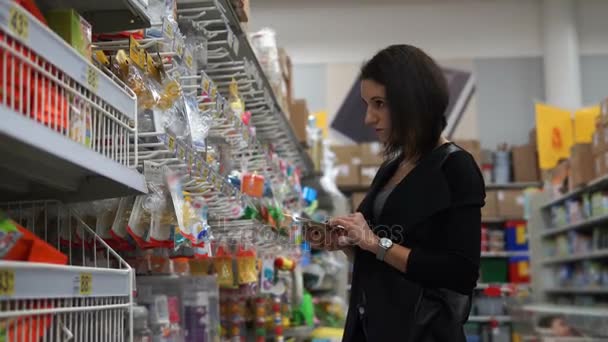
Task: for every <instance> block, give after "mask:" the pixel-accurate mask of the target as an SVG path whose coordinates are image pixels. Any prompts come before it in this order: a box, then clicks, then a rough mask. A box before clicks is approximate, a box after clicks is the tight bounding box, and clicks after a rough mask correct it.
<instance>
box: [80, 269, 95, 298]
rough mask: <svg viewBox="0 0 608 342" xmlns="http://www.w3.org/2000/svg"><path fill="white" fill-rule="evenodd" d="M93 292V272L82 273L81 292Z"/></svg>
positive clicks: (88, 293)
mask: <svg viewBox="0 0 608 342" xmlns="http://www.w3.org/2000/svg"><path fill="white" fill-rule="evenodd" d="M92 293H93V276H92V275H91V273H81V274H80V294H81V295H84V296H88V295H90V294H92Z"/></svg>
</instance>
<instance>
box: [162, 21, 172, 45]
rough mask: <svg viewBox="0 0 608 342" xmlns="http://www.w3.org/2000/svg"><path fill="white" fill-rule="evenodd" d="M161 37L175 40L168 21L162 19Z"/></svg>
mask: <svg viewBox="0 0 608 342" xmlns="http://www.w3.org/2000/svg"><path fill="white" fill-rule="evenodd" d="M163 35H164V36H165V37H166V38H168V39H169V40H173V38H175V32H174V31H173V24H172V23H171V22H170V21H169V20H167V18H164V19H163Z"/></svg>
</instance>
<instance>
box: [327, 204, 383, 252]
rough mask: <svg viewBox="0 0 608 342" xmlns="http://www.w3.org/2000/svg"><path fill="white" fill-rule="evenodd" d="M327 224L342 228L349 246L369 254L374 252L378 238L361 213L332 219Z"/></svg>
mask: <svg viewBox="0 0 608 342" xmlns="http://www.w3.org/2000/svg"><path fill="white" fill-rule="evenodd" d="M329 224H330V225H331V226H342V227H343V228H344V230H345V231H346V237H347V238H348V241H349V242H350V243H351V244H353V245H357V246H359V247H360V248H361V249H363V250H366V251H370V252H374V251H375V250H376V247H377V246H378V240H379V238H378V237H377V236H376V234H374V232H373V231H372V230H371V228H370V227H369V225H368V224H367V221H365V217H363V215H362V214H361V213H354V214H350V215H347V216H338V217H334V218H332V219H330V220H329Z"/></svg>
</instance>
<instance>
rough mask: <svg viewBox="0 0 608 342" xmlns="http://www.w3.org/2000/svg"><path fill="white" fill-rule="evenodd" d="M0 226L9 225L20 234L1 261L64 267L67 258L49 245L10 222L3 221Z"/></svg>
mask: <svg viewBox="0 0 608 342" xmlns="http://www.w3.org/2000/svg"><path fill="white" fill-rule="evenodd" d="M2 224H3V225H5V224H11V225H13V226H14V227H15V228H16V229H17V230H18V231H19V233H20V237H19V238H18V239H17V241H16V242H15V244H14V245H13V246H12V248H10V249H9V250H8V251H7V252H6V254H4V256H3V258H2V259H3V260H7V261H29V262H42V263H49V264H58V265H65V264H67V263H68V257H67V256H66V255H65V254H63V253H61V252H60V251H58V250H57V249H56V248H54V247H53V246H51V245H49V244H48V243H46V242H45V241H44V240H42V239H40V238H39V237H37V236H36V235H34V234H33V233H32V232H30V231H29V230H27V229H25V228H23V227H21V226H20V225H18V224H17V223H15V222H13V221H10V220H4V221H3V223H2Z"/></svg>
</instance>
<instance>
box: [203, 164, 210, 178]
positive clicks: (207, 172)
mask: <svg viewBox="0 0 608 342" xmlns="http://www.w3.org/2000/svg"><path fill="white" fill-rule="evenodd" d="M207 177H209V168H207V167H203V179H207Z"/></svg>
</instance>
